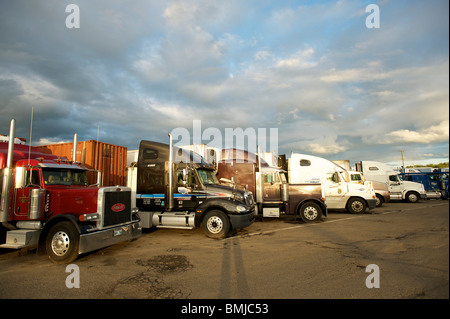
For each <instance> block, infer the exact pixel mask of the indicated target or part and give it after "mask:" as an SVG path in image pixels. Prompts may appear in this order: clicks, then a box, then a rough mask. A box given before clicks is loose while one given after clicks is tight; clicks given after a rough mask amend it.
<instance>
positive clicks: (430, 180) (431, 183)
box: [399, 172, 449, 199]
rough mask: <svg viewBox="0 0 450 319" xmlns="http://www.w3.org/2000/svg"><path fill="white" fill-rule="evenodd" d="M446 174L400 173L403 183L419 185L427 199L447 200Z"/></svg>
mask: <svg viewBox="0 0 450 319" xmlns="http://www.w3.org/2000/svg"><path fill="white" fill-rule="evenodd" d="M448 174H449V173H448V172H417V173H400V174H399V175H400V177H401V178H402V179H403V180H404V181H410V182H416V183H421V184H422V185H423V186H424V188H425V191H426V192H427V198H436V199H439V198H441V199H448V197H449V195H448Z"/></svg>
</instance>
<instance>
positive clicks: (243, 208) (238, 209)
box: [236, 205, 247, 213]
mask: <svg viewBox="0 0 450 319" xmlns="http://www.w3.org/2000/svg"><path fill="white" fill-rule="evenodd" d="M236 210H237V211H238V212H239V213H244V212H247V207H245V206H242V205H238V206H237V207H236Z"/></svg>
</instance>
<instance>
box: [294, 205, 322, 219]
mask: <svg viewBox="0 0 450 319" xmlns="http://www.w3.org/2000/svg"><path fill="white" fill-rule="evenodd" d="M299 215H300V218H301V219H302V220H303V221H304V222H305V223H310V222H315V221H318V220H319V219H320V218H321V217H322V209H321V208H320V206H319V205H317V204H316V203H313V202H307V203H304V204H303V205H302V206H301V207H300V209H299Z"/></svg>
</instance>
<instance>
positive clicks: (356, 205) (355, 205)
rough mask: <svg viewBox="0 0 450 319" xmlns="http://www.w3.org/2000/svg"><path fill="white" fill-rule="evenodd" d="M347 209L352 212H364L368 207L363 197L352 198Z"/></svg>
mask: <svg viewBox="0 0 450 319" xmlns="http://www.w3.org/2000/svg"><path fill="white" fill-rule="evenodd" d="M347 209H348V211H349V212H350V213H352V214H363V213H364V212H365V211H366V209H367V204H366V202H365V201H364V200H363V199H360V198H351V199H350V200H349V201H348V204H347Z"/></svg>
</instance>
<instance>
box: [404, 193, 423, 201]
mask: <svg viewBox="0 0 450 319" xmlns="http://www.w3.org/2000/svg"><path fill="white" fill-rule="evenodd" d="M405 199H406V201H407V202H408V203H417V202H418V201H419V199H420V196H419V194H417V193H416V192H408V193H406V197H405Z"/></svg>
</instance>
